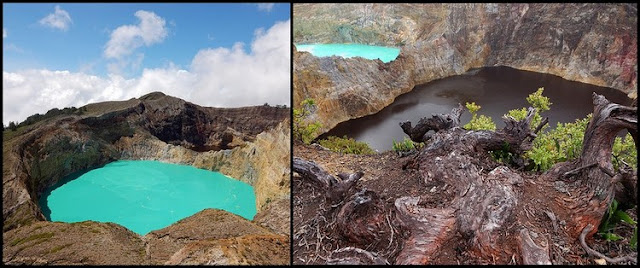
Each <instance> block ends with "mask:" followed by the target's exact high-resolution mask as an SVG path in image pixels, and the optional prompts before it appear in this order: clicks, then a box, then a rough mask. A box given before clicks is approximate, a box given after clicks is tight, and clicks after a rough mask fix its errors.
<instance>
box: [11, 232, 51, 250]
mask: <svg viewBox="0 0 640 268" xmlns="http://www.w3.org/2000/svg"><path fill="white" fill-rule="evenodd" d="M54 235H55V234H54V233H40V234H34V235H31V236H28V237H26V238H17V239H15V240H13V241H12V242H11V246H12V247H13V246H17V245H20V244H24V243H27V242H29V241H33V240H41V239H43V240H47V239H49V238H51V237H53V236H54Z"/></svg>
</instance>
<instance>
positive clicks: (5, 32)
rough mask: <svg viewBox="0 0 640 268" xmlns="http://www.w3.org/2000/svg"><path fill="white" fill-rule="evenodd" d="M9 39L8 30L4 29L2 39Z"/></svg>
mask: <svg viewBox="0 0 640 268" xmlns="http://www.w3.org/2000/svg"><path fill="white" fill-rule="evenodd" d="M5 38H7V28H2V39H5Z"/></svg>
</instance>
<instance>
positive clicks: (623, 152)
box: [612, 133, 638, 170]
mask: <svg viewBox="0 0 640 268" xmlns="http://www.w3.org/2000/svg"><path fill="white" fill-rule="evenodd" d="M612 154H613V161H612V162H613V167H614V168H615V169H616V170H617V169H618V168H620V164H622V162H624V163H627V164H628V165H629V166H631V167H633V168H635V169H636V170H637V169H638V158H637V155H638V150H636V144H635V143H634V142H633V137H631V134H629V133H627V135H625V136H624V138H621V137H616V139H615V141H614V142H613V153H612Z"/></svg>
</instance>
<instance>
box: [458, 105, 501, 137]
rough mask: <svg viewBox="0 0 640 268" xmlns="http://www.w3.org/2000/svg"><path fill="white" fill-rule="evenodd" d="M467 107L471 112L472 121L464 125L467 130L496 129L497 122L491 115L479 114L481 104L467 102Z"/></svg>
mask: <svg viewBox="0 0 640 268" xmlns="http://www.w3.org/2000/svg"><path fill="white" fill-rule="evenodd" d="M465 106H467V109H468V110H469V113H471V121H469V123H467V124H466V125H464V128H465V129H467V130H491V131H495V130H496V124H495V123H494V122H493V120H491V117H488V116H486V115H480V116H478V115H477V112H478V110H480V108H482V107H481V106H480V105H477V104H476V103H475V102H472V103H468V102H467V103H466V104H465Z"/></svg>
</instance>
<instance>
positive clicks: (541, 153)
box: [525, 114, 591, 171]
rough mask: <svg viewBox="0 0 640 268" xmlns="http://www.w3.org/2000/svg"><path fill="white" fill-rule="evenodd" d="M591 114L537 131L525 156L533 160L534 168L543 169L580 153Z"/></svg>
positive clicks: (573, 157)
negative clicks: (550, 128) (546, 129)
mask: <svg viewBox="0 0 640 268" xmlns="http://www.w3.org/2000/svg"><path fill="white" fill-rule="evenodd" d="M589 120H591V114H589V115H587V117H585V118H583V119H578V120H576V121H575V122H574V123H558V124H557V126H556V128H554V129H552V130H549V131H547V132H542V133H538V137H536V138H535V139H534V140H533V144H532V148H531V150H529V151H527V152H526V153H525V158H528V159H531V160H533V162H534V167H533V169H534V170H540V171H544V170H547V169H549V168H551V166H553V165H554V164H556V163H558V162H564V161H567V160H572V159H575V158H576V157H579V156H580V154H581V153H582V140H583V139H584V131H585V130H586V128H587V124H588V123H589Z"/></svg>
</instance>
